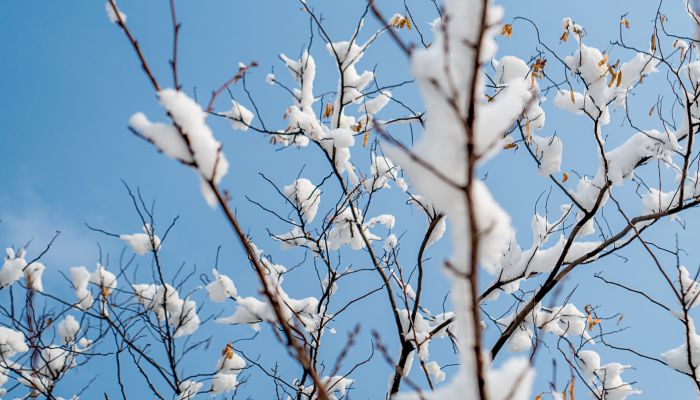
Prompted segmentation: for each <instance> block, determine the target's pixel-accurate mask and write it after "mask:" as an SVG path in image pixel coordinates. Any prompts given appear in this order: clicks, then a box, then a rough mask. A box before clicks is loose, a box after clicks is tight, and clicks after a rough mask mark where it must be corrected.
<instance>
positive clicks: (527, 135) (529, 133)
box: [525, 120, 532, 144]
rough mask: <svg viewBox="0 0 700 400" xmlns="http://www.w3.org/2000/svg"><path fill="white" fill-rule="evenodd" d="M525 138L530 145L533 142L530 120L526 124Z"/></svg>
mask: <svg viewBox="0 0 700 400" xmlns="http://www.w3.org/2000/svg"><path fill="white" fill-rule="evenodd" d="M525 138H526V139H527V143H528V144H530V143H531V142H532V128H531V127H530V121H529V120H528V121H527V122H526V123H525Z"/></svg>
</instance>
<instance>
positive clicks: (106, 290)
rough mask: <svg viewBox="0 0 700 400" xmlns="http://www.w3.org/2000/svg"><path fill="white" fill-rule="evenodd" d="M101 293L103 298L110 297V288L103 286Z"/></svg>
mask: <svg viewBox="0 0 700 400" xmlns="http://www.w3.org/2000/svg"><path fill="white" fill-rule="evenodd" d="M100 294H101V295H102V298H103V299H106V298H107V297H109V288H108V287H106V286H102V289H101V290H100Z"/></svg>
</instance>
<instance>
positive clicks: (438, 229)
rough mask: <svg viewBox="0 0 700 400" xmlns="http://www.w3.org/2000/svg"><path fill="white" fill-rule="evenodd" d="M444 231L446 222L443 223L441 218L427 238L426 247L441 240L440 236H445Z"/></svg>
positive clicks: (443, 220) (443, 219)
mask: <svg viewBox="0 0 700 400" xmlns="http://www.w3.org/2000/svg"><path fill="white" fill-rule="evenodd" d="M446 230H447V222H446V221H445V218H442V219H440V222H438V223H437V225H435V229H433V231H432V232H431V233H430V237H429V238H428V243H427V246H426V247H428V246H430V245H432V244H433V243H435V242H437V241H439V240H440V239H442V236H443V235H444V234H445V231H446Z"/></svg>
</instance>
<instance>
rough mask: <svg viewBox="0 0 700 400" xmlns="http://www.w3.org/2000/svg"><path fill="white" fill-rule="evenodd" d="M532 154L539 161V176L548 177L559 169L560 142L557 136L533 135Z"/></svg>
mask: <svg viewBox="0 0 700 400" xmlns="http://www.w3.org/2000/svg"><path fill="white" fill-rule="evenodd" d="M532 140H533V143H534V145H535V146H534V151H533V152H534V153H535V156H536V157H537V159H538V160H539V161H540V166H539V174H540V175H542V176H548V175H551V174H553V173H555V172H558V171H559V170H560V168H561V159H562V142H561V139H559V137H558V136H548V137H542V136H537V135H533V137H532Z"/></svg>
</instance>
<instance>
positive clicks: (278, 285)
mask: <svg viewBox="0 0 700 400" xmlns="http://www.w3.org/2000/svg"><path fill="white" fill-rule="evenodd" d="M253 248H254V249H255V251H256V254H257V255H258V258H259V262H260V263H261V265H262V266H263V267H265V272H266V276H265V279H266V283H267V285H268V287H269V288H270V289H271V290H272V291H273V293H275V294H276V296H277V297H278V299H279V301H280V302H282V304H284V305H285V307H283V308H282V310H281V311H282V313H283V314H284V318H285V319H286V320H288V321H290V323H294V324H301V326H302V327H303V328H304V330H306V331H307V332H317V331H320V330H322V329H321V328H322V324H323V325H325V323H326V322H328V320H327V318H328V316H326V318H325V319H324V317H323V315H324V313H325V305H321V304H319V300H318V299H317V298H315V297H306V298H302V299H294V298H292V297H290V296H289V295H288V294H287V292H285V291H284V289H283V288H282V283H283V282H284V273H285V272H286V271H287V269H286V268H285V267H284V266H282V265H279V264H273V263H272V262H271V261H270V259H269V258H268V257H266V256H265V255H264V254H263V252H262V251H261V250H259V249H258V248H257V247H256V246H255V245H253ZM233 300H235V302H236V304H237V308H236V310H235V311H234V313H233V314H232V315H230V316H228V317H223V318H218V319H216V322H217V323H220V324H246V325H250V327H251V328H252V329H253V330H255V331H258V330H260V325H259V323H260V322H263V321H266V322H270V323H275V322H276V321H277V316H276V314H275V310H274V309H273V307H272V305H271V304H270V303H269V300H268V299H267V298H263V300H259V299H257V298H255V297H252V296H249V297H236V298H234V299H233Z"/></svg>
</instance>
